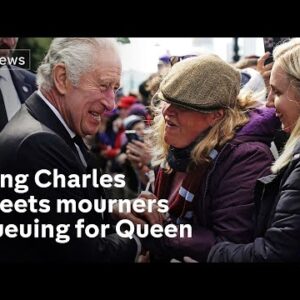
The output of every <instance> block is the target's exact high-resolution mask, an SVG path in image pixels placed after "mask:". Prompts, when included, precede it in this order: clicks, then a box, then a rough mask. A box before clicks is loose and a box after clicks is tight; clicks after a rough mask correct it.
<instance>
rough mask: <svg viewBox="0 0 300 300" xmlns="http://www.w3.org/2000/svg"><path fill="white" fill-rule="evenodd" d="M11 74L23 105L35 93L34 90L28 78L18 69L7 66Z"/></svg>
mask: <svg viewBox="0 0 300 300" xmlns="http://www.w3.org/2000/svg"><path fill="white" fill-rule="evenodd" d="M7 68H8V70H9V72H10V76H11V79H12V81H13V84H14V86H15V89H16V91H17V94H18V96H19V99H20V101H21V103H24V102H25V100H26V99H27V98H28V97H29V96H30V95H31V94H32V93H33V91H34V90H33V88H32V86H31V84H30V83H29V82H28V81H27V79H26V76H25V75H24V74H23V73H22V72H21V71H20V70H19V69H18V68H16V67H12V66H11V65H7Z"/></svg>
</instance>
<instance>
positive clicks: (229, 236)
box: [119, 54, 279, 262]
mask: <svg viewBox="0 0 300 300" xmlns="http://www.w3.org/2000/svg"><path fill="white" fill-rule="evenodd" d="M240 83H241V79H240V73H239V71H238V70H237V69H235V68H234V67H232V66H231V65H229V64H228V63H226V62H224V61H223V60H222V59H220V58H219V57H218V56H216V55H211V54H210V55H201V56H199V57H194V58H188V59H185V60H181V61H180V62H178V63H176V64H175V65H173V67H172V68H171V70H170V71H169V73H168V74H167V75H166V77H165V78H164V79H163V81H162V83H161V84H160V87H159V90H158V92H157V93H156V94H155V96H154V99H153V100H154V102H155V103H160V105H159V106H158V107H157V110H156V117H155V119H154V124H153V127H152V131H151V132H150V137H152V147H153V151H152V155H153V159H152V165H153V166H154V167H155V168H156V169H157V172H156V173H157V174H156V181H155V190H154V193H153V194H152V193H150V194H149V193H147V194H146V193H142V194H141V195H140V196H139V198H143V199H144V201H147V199H168V203H169V216H167V217H166V218H165V216H162V215H161V214H159V213H158V212H157V211H154V212H153V213H148V214H147V213H146V212H145V213H143V214H135V215H134V217H139V218H140V220H142V221H143V222H149V223H150V224H155V223H160V224H168V223H173V224H176V225H180V224H185V223H188V224H191V225H192V228H193V233H192V237H191V238H182V237H179V236H177V237H175V238H168V237H165V236H164V237H162V238H160V239H155V238H146V239H144V240H143V241H142V245H143V247H144V248H145V249H147V250H150V254H151V261H170V260H171V259H172V258H176V259H179V260H181V259H182V258H183V257H184V256H186V255H188V256H191V257H192V258H194V259H197V260H199V261H202V262H203V261H206V259H207V255H208V253H209V251H210V249H211V247H212V246H213V245H214V244H216V243H217V242H218V241H221V240H230V241H235V242H237V241H243V242H245V243H246V242H251V241H252V240H253V237H254V223H253V219H252V216H253V213H254V202H253V199H254V193H253V189H254V185H255V182H256V180H257V179H258V178H259V177H261V176H264V175H267V174H269V173H270V166H271V163H272V161H273V157H272V154H271V152H270V143H271V141H272V139H273V135H274V131H275V128H276V126H277V125H278V123H279V122H278V120H277V119H276V116H275V111H274V109H269V108H258V107H257V106H258V105H259V104H260V103H258V102H257V101H255V100H254V99H253V98H251V97H248V95H244V96H242V95H239V92H240ZM119 217H120V218H123V217H126V218H131V217H132V216H131V215H128V214H123V215H122V214H119ZM132 219H134V218H133V217H132Z"/></svg>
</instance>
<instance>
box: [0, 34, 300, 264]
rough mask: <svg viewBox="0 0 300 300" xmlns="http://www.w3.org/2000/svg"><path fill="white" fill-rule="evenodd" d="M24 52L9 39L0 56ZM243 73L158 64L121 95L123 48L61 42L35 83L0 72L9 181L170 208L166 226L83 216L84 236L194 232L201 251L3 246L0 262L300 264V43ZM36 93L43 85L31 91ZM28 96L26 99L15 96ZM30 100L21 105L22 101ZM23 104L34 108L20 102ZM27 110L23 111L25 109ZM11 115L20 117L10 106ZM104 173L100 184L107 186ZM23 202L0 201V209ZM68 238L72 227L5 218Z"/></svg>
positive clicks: (188, 63) (126, 243) (9, 194)
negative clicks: (57, 229) (122, 224)
mask: <svg viewBox="0 0 300 300" xmlns="http://www.w3.org/2000/svg"><path fill="white" fill-rule="evenodd" d="M16 43H17V39H16V38H0V56H7V55H10V52H11V51H5V50H7V49H9V50H13V49H14V48H15V47H16ZM270 55H271V54H270V53H266V54H265V55H263V56H262V57H260V58H259V57H253V56H251V57H247V58H244V59H243V60H241V61H240V62H238V63H236V64H231V63H228V62H225V61H224V60H222V59H221V58H220V57H218V56H217V55H215V54H212V53H211V54H199V55H185V56H176V57H170V56H162V57H161V58H160V60H159V64H158V71H157V73H155V74H153V75H151V76H150V77H149V78H148V79H147V80H146V81H145V82H143V83H141V85H140V88H139V93H134V92H132V93H130V94H128V95H124V94H123V93H122V89H121V86H120V83H121V74H122V64H121V60H120V56H119V53H118V45H117V43H116V42H115V41H114V40H113V39H109V38H55V39H53V41H52V43H51V45H50V48H49V51H48V53H47V54H46V56H45V58H44V60H43V61H42V62H41V64H40V66H39V68H38V70H37V74H36V75H35V74H32V73H30V72H28V71H25V70H20V69H19V68H13V67H12V66H9V65H8V66H4V67H1V68H0V149H1V151H0V153H1V156H0V170H1V173H3V174H12V175H15V176H16V175H17V174H29V187H30V190H29V191H28V192H27V193H25V194H23V195H22V197H24V199H26V197H27V198H29V197H30V195H34V196H35V197H36V198H37V199H42V198H43V197H46V195H47V199H49V200H50V203H51V205H54V203H55V201H56V199H58V198H67V199H70V198H72V199H74V200H75V201H80V200H81V199H84V198H86V199H94V198H99V197H100V198H111V199H131V201H132V203H134V202H135V201H137V199H138V200H139V201H141V200H142V201H144V203H145V204H146V203H148V201H149V200H150V199H152V200H153V199H167V200H168V208H169V209H168V213H167V214H162V213H160V212H159V209H158V207H157V206H155V205H154V206H153V210H152V211H145V212H143V213H138V212H135V211H131V212H123V211H120V210H118V209H117V206H116V208H115V209H114V212H113V214H104V215H99V214H96V213H89V214H85V215H84V218H85V220H86V222H87V223H91V224H99V226H100V225H101V224H105V223H106V224H115V222H116V220H122V219H129V220H131V221H132V222H134V223H136V224H145V223H148V224H150V225H155V224H160V225H162V226H166V225H167V224H174V225H176V226H180V225H181V224H191V226H192V233H193V234H192V237H187V238H182V237H179V236H175V237H172V238H170V237H166V236H163V237H161V238H154V237H152V236H150V235H149V236H147V237H145V238H138V237H136V236H134V238H133V239H128V238H122V237H120V236H119V235H117V234H116V232H115V231H114V230H111V232H110V233H109V234H108V235H107V237H105V238H101V237H98V236H97V237H93V238H88V237H82V238H78V237H76V234H75V231H73V230H71V231H70V242H69V243H68V244H66V245H59V244H57V243H54V242H53V241H52V240H51V239H34V238H32V239H31V238H28V239H21V238H20V239H19V238H16V239H9V238H5V237H2V238H0V261H1V262H24V261H25V262H28V261H29V262H52V261H55V262H57V261H60V262H66V261H67V262H74V261H75V262H79V261H80V262H137V261H140V262H152V263H155V262H170V261H172V260H173V259H176V260H177V261H182V262H188V261H193V262H288V261H299V260H300V239H299V236H300V234H299V233H300V232H299V231H300V202H299V200H298V198H299V193H300V192H299V183H298V182H299V175H298V174H299V170H298V169H299V164H300V162H299V161H300V146H299V143H300V142H299V138H300V136H299V135H300V118H299V116H300V104H299V103H300V39H298V38H293V39H290V40H287V41H285V42H284V43H282V44H280V45H278V46H277V47H276V48H275V50H274V53H273V57H274V62H273V63H268V64H266V61H267V59H268V58H269V57H270ZM35 82H36V83H35ZM20 86H21V88H20ZM20 90H23V94H22V93H21V92H20ZM24 92H26V96H25V95H24ZM25 100H26V101H25ZM10 103H11V104H10ZM41 169H46V170H53V169H57V170H58V171H59V172H60V173H62V174H65V175H70V174H89V173H91V172H92V171H93V170H95V169H96V170H98V171H99V173H98V176H101V174H104V173H107V174H110V175H112V176H114V175H116V174H124V175H125V187H124V188H122V189H120V188H113V187H110V188H102V187H100V188H95V187H94V186H92V185H88V186H87V187H85V188H83V187H80V188H52V187H50V188H48V189H47V190H45V189H43V188H39V187H37V186H36V185H35V184H34V182H33V178H34V174H35V173H36V172H37V171H38V170H41ZM101 172H102V173H101ZM19 198H20V194H18V193H16V192H15V191H14V190H13V189H11V188H2V189H1V199H11V200H13V201H16V200H17V199H19ZM36 217H39V219H40V220H42V221H43V222H46V223H51V224H63V223H68V224H71V228H73V227H74V225H75V224H76V221H77V220H78V219H79V218H81V217H83V216H82V215H81V214H80V213H76V214H57V213H55V212H53V213H50V214H44V215H43V214H42V213H38V214H34V213H32V212H26V213H24V214H19V213H10V214H3V215H2V216H1V221H0V222H1V223H2V224H13V223H22V224H31V223H33V222H34V221H33V220H34V219H35V218H36Z"/></svg>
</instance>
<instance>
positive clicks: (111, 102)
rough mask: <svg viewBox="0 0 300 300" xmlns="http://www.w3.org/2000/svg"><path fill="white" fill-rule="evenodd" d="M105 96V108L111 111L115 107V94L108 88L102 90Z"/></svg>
mask: <svg viewBox="0 0 300 300" xmlns="http://www.w3.org/2000/svg"><path fill="white" fill-rule="evenodd" d="M104 96H105V108H106V110H108V111H112V110H113V109H115V107H116V94H115V92H114V90H113V89H109V90H107V91H106V92H104Z"/></svg>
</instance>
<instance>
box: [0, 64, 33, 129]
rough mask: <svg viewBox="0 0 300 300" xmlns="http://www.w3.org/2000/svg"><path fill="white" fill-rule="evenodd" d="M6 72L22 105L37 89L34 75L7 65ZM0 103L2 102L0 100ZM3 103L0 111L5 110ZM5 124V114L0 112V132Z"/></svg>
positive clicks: (0, 104) (0, 105)
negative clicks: (8, 73)
mask: <svg viewBox="0 0 300 300" xmlns="http://www.w3.org/2000/svg"><path fill="white" fill-rule="evenodd" d="M7 67H8V70H9V72H10V75H11V79H12V82H13V85H14V87H15V89H16V91H17V94H18V96H19V99H20V101H21V103H24V102H25V100H26V99H27V98H28V97H29V96H30V95H31V94H32V93H33V92H34V91H35V90H36V89H37V87H36V79H35V77H36V76H35V74H33V73H31V72H29V71H27V70H24V69H22V68H18V67H15V66H11V65H7ZM0 101H2V100H0ZM3 105H4V104H3V103H0V109H5V106H3ZM6 124H7V115H6V112H4V111H0V131H1V130H2V129H3V127H4V126H5V125H6Z"/></svg>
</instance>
